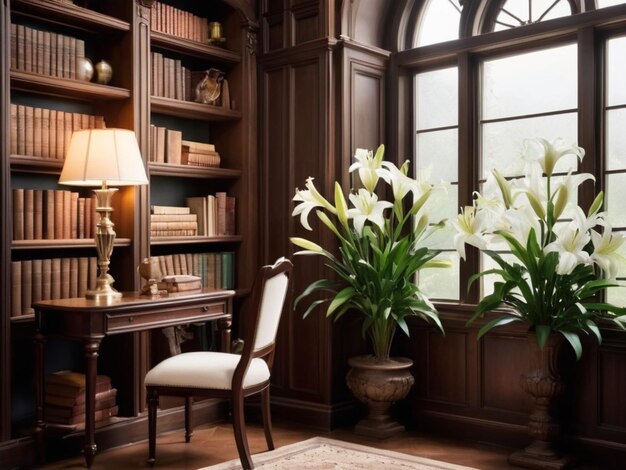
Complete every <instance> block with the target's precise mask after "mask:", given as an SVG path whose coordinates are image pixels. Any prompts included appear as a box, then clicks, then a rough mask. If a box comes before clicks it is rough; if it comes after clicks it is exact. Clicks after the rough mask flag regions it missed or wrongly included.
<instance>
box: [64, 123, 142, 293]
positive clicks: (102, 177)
mask: <svg viewBox="0 0 626 470" xmlns="http://www.w3.org/2000/svg"><path fill="white" fill-rule="evenodd" d="M59 183H60V184H67V185H71V186H100V189H94V193H95V194H96V212H97V213H98V215H99V220H98V223H97V224H96V234H95V240H96V251H97V253H98V271H99V274H98V279H97V283H96V288H95V289H94V290H88V291H87V293H86V294H85V297H86V298H87V299H96V300H103V301H110V300H115V299H119V298H121V297H122V294H121V293H120V292H118V291H116V290H115V289H114V288H113V287H112V284H113V277H112V276H111V275H110V274H109V273H108V271H109V262H110V259H111V253H112V252H113V243H114V241H115V231H114V230H113V225H114V224H113V222H111V219H110V214H111V212H112V211H113V208H112V207H111V199H112V197H113V194H114V193H115V192H116V191H117V188H110V187H109V185H111V186H137V185H142V184H148V178H147V176H146V170H145V168H144V164H143V160H142V158H141V153H140V152H139V146H138V145H137V139H136V138H135V133H134V132H133V131H131V130H128V129H84V130H80V131H76V132H74V133H73V134H72V138H71V140H70V144H69V148H68V149H67V152H66V154H65V163H64V164H63V170H62V171H61V176H60V177H59Z"/></svg>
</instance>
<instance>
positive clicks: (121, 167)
mask: <svg viewBox="0 0 626 470" xmlns="http://www.w3.org/2000/svg"><path fill="white" fill-rule="evenodd" d="M103 182H106V184H107V185H110V186H135V185H140V184H148V178H147V177H146V170H145V168H144V165H143V160H142V158H141V153H140V152H139V146H138V145H137V139H136V138H135V133H134V132H133V131H131V130H128V129H84V130H80V131H76V132H74V133H73V134H72V138H71V140H70V145H69V148H68V150H67V152H66V154H65V163H64V165H63V171H62V172H61V176H60V178H59V183H61V184H67V185H71V186H101V185H102V184H103Z"/></svg>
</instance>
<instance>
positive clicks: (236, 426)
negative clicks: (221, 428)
mask: <svg viewBox="0 0 626 470" xmlns="http://www.w3.org/2000/svg"><path fill="white" fill-rule="evenodd" d="M233 431H234V433H235V443H236V444H237V452H239V460H241V466H242V467H243V469H244V470H249V469H252V468H254V464H253V463H252V458H251V457H250V449H249V448H248V438H247V436H246V421H245V418H244V414H243V393H241V392H240V391H239V392H237V391H236V392H235V393H234V397H233Z"/></svg>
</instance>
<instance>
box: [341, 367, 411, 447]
mask: <svg viewBox="0 0 626 470" xmlns="http://www.w3.org/2000/svg"><path fill="white" fill-rule="evenodd" d="M348 364H349V365H350V367H351V369H350V371H349V372H348V375H347V376H346V383H347V384H348V388H350V390H352V393H353V394H354V396H355V397H356V398H357V399H358V400H359V401H361V402H363V403H365V404H366V405H367V408H368V416H367V418H365V419H363V420H361V421H360V422H359V423H357V425H356V427H355V429H354V432H355V433H356V434H360V435H362V436H368V437H376V438H378V439H385V438H387V437H390V436H393V435H395V434H398V433H400V432H403V431H404V426H402V425H401V424H400V423H398V422H396V421H394V420H393V419H392V418H391V416H389V408H390V407H391V405H393V404H394V403H395V402H396V401H398V400H402V399H403V398H404V397H406V396H407V394H408V393H409V390H410V389H411V387H412V386H413V383H414V382H415V379H414V378H413V376H412V375H411V373H410V372H409V368H410V367H411V366H412V365H413V361H412V360H411V359H408V358H404V357H397V358H390V359H387V360H381V359H377V358H375V357H374V356H356V357H351V358H350V359H348Z"/></svg>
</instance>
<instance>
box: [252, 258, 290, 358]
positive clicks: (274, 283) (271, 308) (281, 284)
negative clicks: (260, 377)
mask: <svg viewBox="0 0 626 470" xmlns="http://www.w3.org/2000/svg"><path fill="white" fill-rule="evenodd" d="M292 268H293V265H292V264H291V261H289V260H288V259H286V258H284V257H283V258H279V259H278V260H276V262H275V263H274V264H273V265H267V266H263V267H262V268H261V269H260V270H259V272H258V273H257V276H256V278H255V280H254V285H253V287H252V294H251V304H250V308H251V311H250V316H249V317H247V318H246V320H244V321H247V322H251V324H249V326H250V327H251V328H249V329H248V330H247V332H248V335H245V336H244V341H245V343H244V344H247V345H252V346H253V348H252V351H259V350H262V349H264V348H266V347H268V346H270V345H272V344H274V341H275V340H276V333H277V331H278V323H279V322H280V316H281V314H282V311H283V306H284V304H285V299H286V297H287V289H288V287H289V278H290V276H291V270H292ZM246 336H248V337H246ZM244 350H245V347H244Z"/></svg>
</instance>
